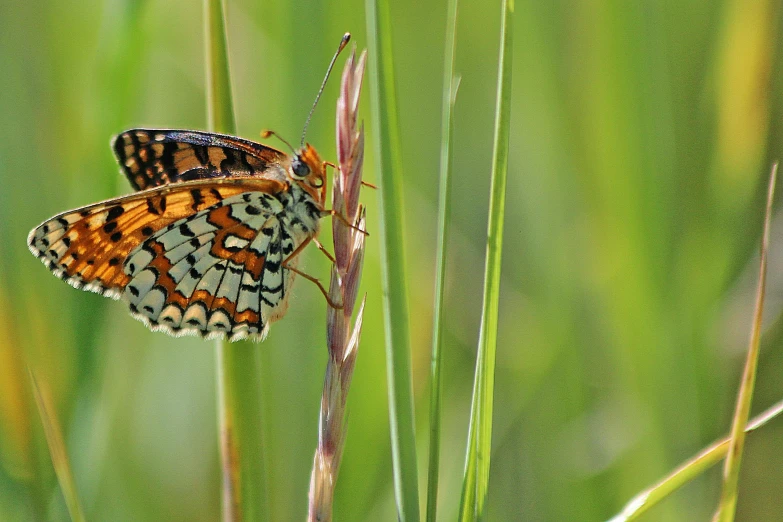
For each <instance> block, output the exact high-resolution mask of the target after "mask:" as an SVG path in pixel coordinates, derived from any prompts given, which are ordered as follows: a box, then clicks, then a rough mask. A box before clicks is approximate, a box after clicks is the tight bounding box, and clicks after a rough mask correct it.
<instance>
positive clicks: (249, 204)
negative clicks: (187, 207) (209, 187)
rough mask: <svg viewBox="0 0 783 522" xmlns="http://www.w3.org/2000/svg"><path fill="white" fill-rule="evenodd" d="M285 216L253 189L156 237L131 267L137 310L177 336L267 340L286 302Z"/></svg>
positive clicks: (128, 293)
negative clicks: (265, 336) (283, 265)
mask: <svg viewBox="0 0 783 522" xmlns="http://www.w3.org/2000/svg"><path fill="white" fill-rule="evenodd" d="M282 211H283V207H282V204H281V203H280V201H279V200H278V199H276V198H275V197H274V196H270V195H268V194H265V193H261V192H248V193H245V194H240V195H237V196H234V197H231V198H227V199H225V200H224V201H222V202H221V203H219V204H217V205H215V206H213V207H211V208H209V209H206V210H204V211H201V212H199V213H197V214H194V215H192V216H189V217H187V218H183V219H181V220H179V221H177V222H174V223H172V224H171V225H169V226H168V227H167V228H165V229H163V230H160V231H159V232H157V233H156V234H154V235H152V236H150V238H149V239H147V240H146V241H145V242H144V243H143V244H141V245H139V247H138V248H136V249H135V250H134V251H133V252H131V254H130V256H128V258H127V260H126V261H125V263H124V270H125V273H126V274H127V275H128V276H129V277H130V278H131V280H130V282H129V283H128V285H127V287H126V290H125V297H126V298H127V300H128V301H129V304H130V308H131V312H132V313H133V314H134V315H135V316H136V317H137V318H139V319H141V320H142V321H144V322H145V323H147V324H148V325H149V326H150V327H151V328H153V329H157V330H164V331H167V332H168V333H172V334H175V335H176V334H180V333H198V334H201V335H205V336H215V337H219V336H221V335H223V334H226V335H228V336H229V337H230V338H231V339H241V338H244V337H249V336H251V337H252V336H260V337H263V336H264V335H265V334H266V332H267V330H268V325H269V323H270V322H271V321H273V320H275V319H277V318H278V314H277V313H276V312H277V309H278V308H279V306H280V304H281V303H282V302H284V301H285V299H284V297H285V287H284V286H283V284H282V281H283V276H284V274H283V272H284V269H283V267H282V262H283V257H282V256H283V248H282V246H281V244H282V239H281V238H282V227H281V223H280V221H279V220H278V218H277V217H276V215H277V214H279V213H280V212H282ZM285 272H288V271H287V270H286V271H285Z"/></svg>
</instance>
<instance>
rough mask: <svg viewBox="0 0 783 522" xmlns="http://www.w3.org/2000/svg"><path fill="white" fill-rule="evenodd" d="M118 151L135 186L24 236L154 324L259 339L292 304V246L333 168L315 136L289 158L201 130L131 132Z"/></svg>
mask: <svg viewBox="0 0 783 522" xmlns="http://www.w3.org/2000/svg"><path fill="white" fill-rule="evenodd" d="M113 149H114V152H115V154H116V156H117V159H118V161H119V163H120V166H121V167H122V170H123V172H124V173H125V175H126V176H127V177H128V179H129V180H130V183H131V185H132V186H133V187H134V188H135V189H137V190H140V191H139V192H136V193H134V194H131V195H128V196H123V197H119V198H115V199H110V200H108V201H104V202H101V203H96V204H93V205H89V206H86V207H82V208H79V209H76V210H70V211H68V212H64V213H62V214H59V215H57V216H54V217H53V218H51V219H49V220H47V221H45V222H44V223H42V224H41V225H40V226H38V227H36V228H35V229H34V230H33V231H32V232H30V236H29V237H28V245H29V247H30V250H31V251H32V253H33V254H35V255H36V256H37V257H39V258H40V259H41V261H43V263H44V264H45V265H46V266H47V267H48V268H49V269H50V270H51V271H52V272H53V273H54V274H55V275H57V276H58V277H60V278H62V279H64V280H65V281H67V282H68V283H70V284H71V285H73V286H75V287H76V288H81V289H84V290H91V291H94V292H98V293H100V294H102V295H105V296H108V297H112V298H115V299H117V298H120V297H122V298H123V299H124V300H126V301H127V302H128V305H129V307H130V311H131V314H132V315H133V316H134V317H136V318H138V319H141V320H142V321H143V322H144V323H146V324H147V325H148V326H149V327H150V328H151V329H153V330H162V331H165V332H167V333H170V334H174V335H179V334H187V333H198V334H201V335H205V336H222V335H223V334H225V335H227V336H228V337H229V338H230V339H232V340H235V339H241V338H244V337H259V338H263V337H264V335H266V332H267V330H268V327H269V323H271V322H272V321H275V320H276V319H278V318H280V317H281V316H282V315H283V314H284V313H285V310H286V306H287V297H288V289H289V288H290V285H291V282H292V279H293V275H294V269H295V263H296V254H298V253H299V251H300V250H301V248H302V247H304V246H305V245H306V244H307V243H308V242H309V241H310V240H311V239H312V238H314V237H315V236H316V235H317V234H318V230H319V222H320V218H321V217H322V215H323V214H324V199H325V173H324V166H323V163H322V162H321V160H320V158H319V157H318V154H317V153H316V151H315V149H313V148H312V147H311V146H310V145H307V146H305V147H304V148H302V149H300V150H299V151H298V152H297V153H296V154H295V155H293V156H290V155H288V154H285V153H283V152H280V151H278V150H275V149H272V148H270V147H266V146H264V145H261V144H258V143H253V142H251V141H247V140H243V139H240V138H235V137H231V136H224V135H220V134H212V133H206V132H196V131H177V130H146V129H135V130H129V131H126V132H123V133H122V134H120V135H119V136H117V137H116V138H115V139H114V142H113Z"/></svg>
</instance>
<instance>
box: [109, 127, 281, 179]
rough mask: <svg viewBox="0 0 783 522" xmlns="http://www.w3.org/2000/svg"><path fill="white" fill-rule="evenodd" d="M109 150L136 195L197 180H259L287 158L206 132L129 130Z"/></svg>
mask: <svg viewBox="0 0 783 522" xmlns="http://www.w3.org/2000/svg"><path fill="white" fill-rule="evenodd" d="M112 150H114V155H115V156H116V158H117V162H118V163H119V164H120V167H121V168H122V171H123V173H124V174H125V176H126V177H127V178H128V181H130V184H131V185H132V186H133V188H134V189H135V190H143V189H147V188H152V187H156V186H161V185H165V184H168V183H175V182H179V181H189V180H196V179H214V178H230V177H237V176H259V175H261V174H262V173H263V172H264V171H265V170H266V169H268V168H270V167H273V166H275V165H279V164H280V163H281V162H283V161H284V160H285V158H286V154H284V153H282V152H280V151H278V150H276V149H273V148H271V147H267V146H265V145H261V144H260V143H255V142H252V141H249V140H243V139H241V138H236V137H233V136H227V135H223V134H213V133H208V132H198V131H184V130H168V129H160V130H155V129H132V130H128V131H125V132H123V133H122V134H120V135H118V136H117V137H116V138H114V140H113V141H112Z"/></svg>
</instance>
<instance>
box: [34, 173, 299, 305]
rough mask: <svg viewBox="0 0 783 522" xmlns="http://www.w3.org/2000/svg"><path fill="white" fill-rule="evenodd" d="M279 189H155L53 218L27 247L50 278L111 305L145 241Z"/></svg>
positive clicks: (255, 184)
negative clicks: (246, 196) (249, 195)
mask: <svg viewBox="0 0 783 522" xmlns="http://www.w3.org/2000/svg"><path fill="white" fill-rule="evenodd" d="M283 189H284V186H283V185H282V184H281V183H279V182H276V181H272V180H258V179H253V180H247V179H244V180H241V179H240V180H226V181H223V182H204V181H194V182H186V183H180V184H177V185H176V186H169V187H160V188H156V189H151V190H146V191H143V192H138V193H136V194H131V195H129V196H124V197H120V198H116V199H111V200H108V201H104V202H101V203H96V204H94V205H90V206H87V207H82V208H79V209H76V210H71V211H68V212H64V213H62V214H59V215H57V216H54V217H53V218H51V219H49V220H47V221H45V222H44V223H42V224H41V225H39V226H38V227H36V228H35V229H33V230H32V231H31V232H30V235H29V236H28V238H27V242H28V246H29V248H30V251H31V252H32V253H33V254H34V255H35V256H36V257H38V258H39V259H41V261H42V262H43V263H44V264H45V265H46V266H47V268H49V270H51V271H52V272H53V273H54V274H55V275H56V276H58V277H60V278H61V279H63V280H65V281H67V282H68V283H70V284H71V285H73V286H75V287H76V288H81V289H84V290H91V291H93V292H98V293H100V294H103V295H106V296H108V297H112V298H114V299H117V298H119V297H120V296H121V295H122V292H123V290H124V289H125V287H126V285H127V284H128V282H129V281H130V277H129V276H128V275H127V274H126V273H125V271H124V268H123V265H124V262H125V260H126V258H127V257H128V255H129V254H130V253H131V252H132V251H133V250H134V249H136V248H137V247H138V246H139V245H141V244H142V243H143V242H144V241H145V240H146V239H147V238H148V237H150V236H152V235H153V234H155V233H157V232H159V231H161V230H163V229H165V228H166V227H168V226H169V225H170V224H171V223H174V222H176V221H178V220H180V219H183V218H186V217H188V216H191V215H193V214H195V213H198V212H200V211H202V210H204V209H207V208H210V207H212V206H214V205H216V204H218V203H220V202H221V201H223V200H225V199H228V198H231V197H232V196H235V195H239V194H243V193H246V192H248V191H260V192H261V193H265V194H277V193H279V192H280V191H281V190H283ZM272 199H275V198H274V197H272Z"/></svg>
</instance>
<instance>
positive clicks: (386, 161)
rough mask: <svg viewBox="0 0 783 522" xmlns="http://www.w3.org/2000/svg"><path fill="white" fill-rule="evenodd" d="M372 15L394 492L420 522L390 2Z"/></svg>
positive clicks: (372, 7) (404, 513)
mask: <svg viewBox="0 0 783 522" xmlns="http://www.w3.org/2000/svg"><path fill="white" fill-rule="evenodd" d="M366 9H367V35H368V41H369V48H370V55H369V61H368V63H369V66H370V67H369V79H370V95H371V96H370V99H371V107H372V112H373V117H372V130H373V132H372V136H373V139H374V145H375V158H376V169H377V172H378V189H379V190H378V192H379V197H380V203H381V208H380V216H379V217H380V224H379V229H380V236H381V272H382V276H381V277H382V286H383V309H384V322H385V324H386V328H385V336H386V372H387V381H388V382H387V385H388V393H389V422H390V426H391V446H392V467H393V471H394V492H395V497H396V501H397V518H398V519H399V520H400V521H402V522H416V521H418V520H419V518H420V514H419V492H418V484H417V482H418V472H417V464H416V438H415V423H414V415H413V386H412V378H411V347H410V326H409V323H408V298H407V296H408V289H407V286H406V284H407V279H406V276H405V252H404V242H403V237H404V230H405V226H404V220H403V216H404V208H405V207H404V205H403V198H402V175H403V174H402V159H401V156H400V131H399V121H398V116H397V93H396V89H395V77H394V65H393V60H392V37H391V17H390V12H389V3H388V1H387V0H367V2H366Z"/></svg>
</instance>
